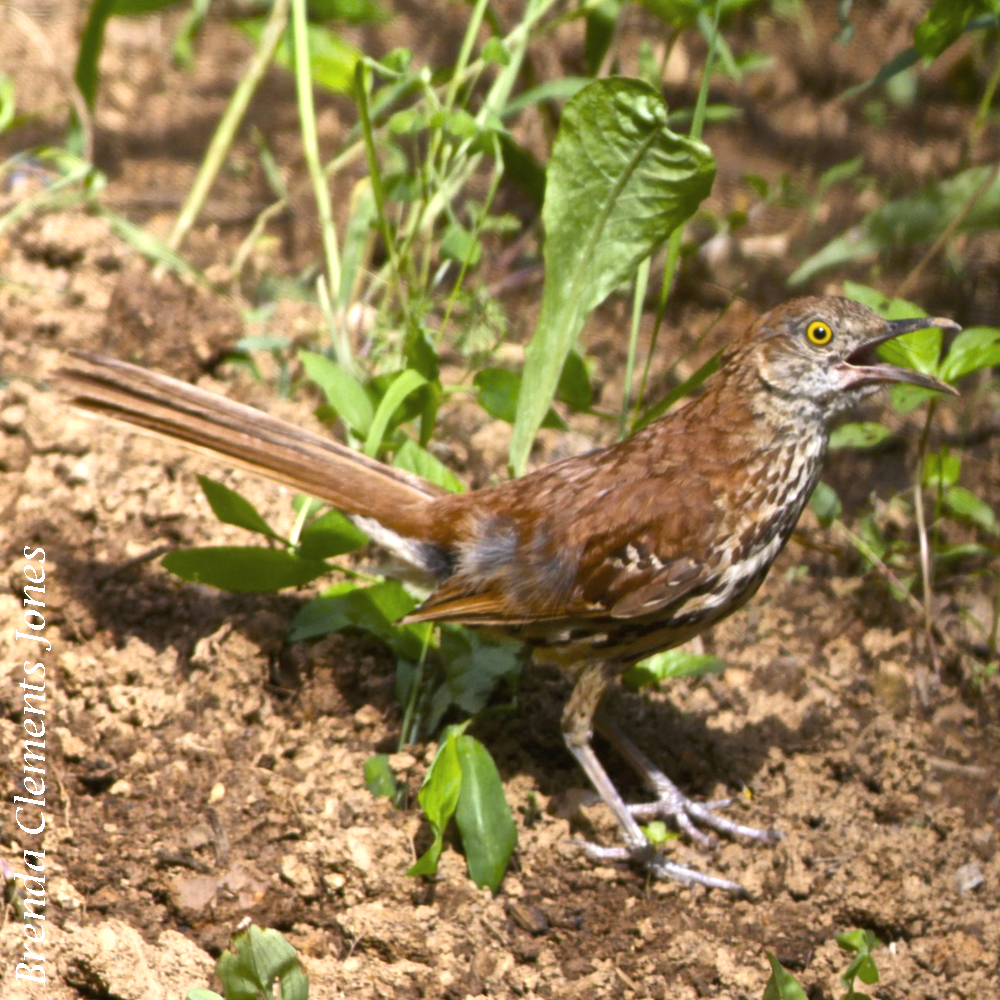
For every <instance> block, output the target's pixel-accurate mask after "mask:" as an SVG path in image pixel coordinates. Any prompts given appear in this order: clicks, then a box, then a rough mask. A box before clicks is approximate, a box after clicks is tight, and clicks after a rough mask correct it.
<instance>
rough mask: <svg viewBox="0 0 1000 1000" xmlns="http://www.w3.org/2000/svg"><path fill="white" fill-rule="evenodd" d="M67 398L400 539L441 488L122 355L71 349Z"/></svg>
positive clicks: (423, 522) (421, 530) (421, 527)
mask: <svg viewBox="0 0 1000 1000" xmlns="http://www.w3.org/2000/svg"><path fill="white" fill-rule="evenodd" d="M71 353H72V358H73V361H72V362H70V363H69V364H68V365H67V366H65V367H63V368H61V369H60V370H59V371H58V372H57V373H56V374H57V376H58V377H59V378H60V379H61V380H62V381H63V382H64V383H65V384H66V386H67V388H68V389H69V391H70V393H71V401H72V403H73V404H74V405H75V406H77V407H79V408H81V409H84V410H88V411H91V412H93V413H96V414H100V415H101V416H106V417H111V418H113V419H116V420H121V421H124V422H125V423H128V424H132V425H134V426H136V427H140V428H143V429H145V430H147V431H151V432H152V433H154V434H156V435H158V436H160V437H165V438H169V439H174V440H179V441H183V442H184V443H186V444H187V445H189V446H191V447H193V448H195V449H197V450H199V451H203V452H206V453H208V454H210V455H214V456H220V455H221V456H223V457H225V458H228V459H230V460H231V461H232V462H234V463H235V464H237V465H239V466H241V467H243V468H246V469H249V470H250V471H252V472H256V473H259V474H262V475H265V476H267V477H268V478H270V479H274V480H276V481H277V482H279V483H283V484H284V485H286V486H291V487H292V488H294V489H297V490H302V491H303V492H305V493H309V494H310V495H312V496H315V497H318V498H319V499H321V500H325V501H327V502H328V503H331V504H333V505H334V506H335V507H337V508H338V509H339V510H342V511H344V512H346V513H348V514H358V515H361V516H364V517H369V518H372V519H374V520H375V521H378V522H379V523H380V524H382V525H383V526H384V527H386V528H388V529H390V530H391V531H393V532H396V533H398V534H399V535H402V536H404V537H410V538H421V537H424V536H426V534H427V531H428V527H429V525H430V521H431V517H430V512H429V508H430V506H431V503H432V501H433V500H435V499H436V498H437V497H440V496H442V495H444V494H445V493H446V491H445V490H443V489H441V488H440V487H438V486H436V485H434V484H433V483H430V482H428V481H427V480H425V479H421V478H420V477H419V476H415V475H412V474H411V473H408V472H404V471H402V470H400V469H393V468H392V467H391V466H388V465H385V464H384V463H382V462H378V461H376V460H374V459H371V458H368V457H366V456H365V455H362V454H360V453H359V452H357V451H354V450H353V449H351V448H347V447H345V446H344V445H342V444H339V443H337V442H336V441H333V440H330V439H327V438H324V437H321V436H320V435H318V434H314V433H312V432H311V431H307V430H303V429H301V428H299V427H296V426H294V425H293V424H290V423H287V422H286V421H284V420H279V419H277V418H275V417H272V416H269V415H268V414H266V413H263V412H262V411H260V410H257V409H255V408H253V407H251V406H246V405H244V404H242V403H236V402H233V401H232V400H230V399H225V398H224V397H222V396H217V395H215V394H214V393H211V392H206V391H205V390H204V389H199V388H197V387H196V386H192V385H189V384H188V383H186V382H181V381H178V380H177V379H174V378H170V377H169V376H167V375H161V374H159V373H158V372H152V371H149V370H147V369H145V368H140V367H138V366H137V365H132V364H128V363H127V362H125V361H117V360H114V359H112V358H106V357H102V356H101V355H98V354H91V353H85V352H82V351H73V352H71Z"/></svg>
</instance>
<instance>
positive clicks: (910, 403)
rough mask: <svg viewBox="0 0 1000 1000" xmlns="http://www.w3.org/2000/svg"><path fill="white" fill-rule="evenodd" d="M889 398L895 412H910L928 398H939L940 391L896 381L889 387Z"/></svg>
mask: <svg viewBox="0 0 1000 1000" xmlns="http://www.w3.org/2000/svg"><path fill="white" fill-rule="evenodd" d="M889 398H890V399H891V400H892V408H893V409H894V410H895V411H896V412H897V413H910V412H912V411H913V410H915V409H916V408H917V407H918V406H921V405H923V404H924V403H926V402H927V401H928V400H931V399H940V398H941V393H939V392H935V391H934V390H933V389H925V388H924V387H923V386H919V385H901V384H898V383H897V384H896V385H893V386H890V387H889Z"/></svg>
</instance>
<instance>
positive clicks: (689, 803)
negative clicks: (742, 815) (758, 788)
mask: <svg viewBox="0 0 1000 1000" xmlns="http://www.w3.org/2000/svg"><path fill="white" fill-rule="evenodd" d="M649 777H650V779H651V780H650V783H651V784H654V783H655V792H656V798H655V799H654V800H653V801H652V802H641V803H638V804H634V805H629V806H627V807H626V808H627V809H628V811H629V812H630V813H631V814H632V816H633V817H634V818H635V819H636V820H638V821H639V822H641V823H648V822H649V821H650V820H654V819H669V820H673V822H674V823H676V824H677V827H678V829H679V830H680V831H681V833H683V834H685V835H686V836H688V837H690V839H691V840H692V841H693V842H694V843H696V844H697V845H698V846H699V847H702V848H704V849H706V850H707V849H708V848H711V847H713V846H714V845H715V837H714V836H713V835H712V834H710V833H705V832H704V831H703V830H700V829H699V828H698V826H702V827H706V828H708V829H709V830H714V831H715V832H716V833H723V834H725V835H726V836H727V837H746V838H747V839H749V840H757V841H761V842H763V843H765V844H773V843H775V842H776V841H778V840H780V839H781V834H780V833H779V832H778V831H777V830H761V829H758V828H757V827H755V826H744V825H743V824H742V823H737V822H736V820H733V819H730V818H729V817H727V816H722V815H720V813H719V810H721V809H726V808H727V807H729V806H731V805H732V804H733V800H732V799H717V800H716V801H714V802H695V801H694V800H692V799H689V798H688V797H687V796H686V795H685V794H684V793H683V792H682V791H681V790H680V789H679V788H678V787H677V786H676V785H675V784H674V783H673V782H672V781H671V780H670V779H669V778H668V777H667V776H666V775H665V774H663V773H662V772H659V773H657V774H656V775H655V777H654V776H649ZM696 824H697V825H696Z"/></svg>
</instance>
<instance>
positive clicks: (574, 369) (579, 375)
mask: <svg viewBox="0 0 1000 1000" xmlns="http://www.w3.org/2000/svg"><path fill="white" fill-rule="evenodd" d="M556 396H558V397H559V399H561V400H562V401H563V402H564V403H566V405H567V406H569V407H570V409H572V410H576V411H580V410H587V409H589V408H590V404H591V403H592V402H593V401H594V390H593V389H592V388H591V387H590V373H589V372H588V371H587V362H586V361H584V360H583V358H582V357H581V355H580V354H579V353H578V352H577V351H570V352H569V354H567V355H566V362H565V364H564V365H563V370H562V374H561V375H560V376H559V385H558V387H557V388H556Z"/></svg>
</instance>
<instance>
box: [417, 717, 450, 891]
mask: <svg viewBox="0 0 1000 1000" xmlns="http://www.w3.org/2000/svg"><path fill="white" fill-rule="evenodd" d="M463 728H464V727H463ZM458 735H460V732H459V731H458V730H457V729H456V728H455V727H450V728H449V729H448V730H447V733H446V735H445V736H444V737H443V739H442V742H441V744H440V746H438V751H437V753H436V754H435V755H434V760H433V761H432V762H431V766H430V768H429V769H428V771H427V775H426V776H425V778H424V783H423V784H422V785H421V787H420V793H419V795H418V796H417V801H418V802H419V803H420V808H421V809H423V811H424V815H425V816H426V817H427V821H428V822H429V823H430V825H431V828H432V829H433V831H434V841H433V843H432V844H431V846H430V847H429V848H427V850H426V851H424V853H423V854H422V855H420V857H419V858H417V860H416V862H415V864H413V865H412V867H411V868H410V869H409V871H407V873H406V874H407V875H433V874H434V873H435V872H436V871H437V866H438V859H439V858H440V857H441V851H442V849H443V848H444V831H445V828H446V827H447V825H448V822H449V821H450V820H451V817H452V816H453V815H454V814H455V809H456V807H457V806H458V796H459V793H460V791H461V789H462V765H461V763H460V761H459V757H458V743H457V737H458Z"/></svg>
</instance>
